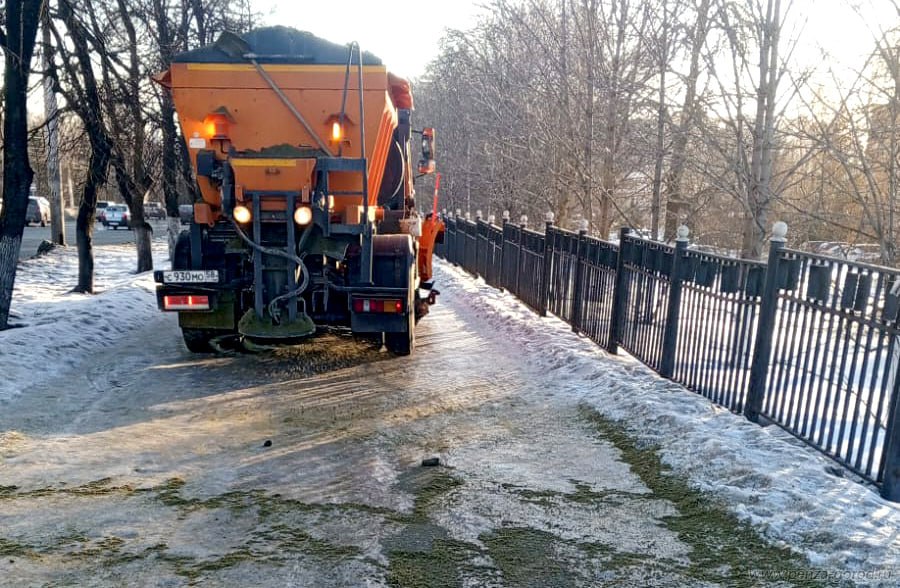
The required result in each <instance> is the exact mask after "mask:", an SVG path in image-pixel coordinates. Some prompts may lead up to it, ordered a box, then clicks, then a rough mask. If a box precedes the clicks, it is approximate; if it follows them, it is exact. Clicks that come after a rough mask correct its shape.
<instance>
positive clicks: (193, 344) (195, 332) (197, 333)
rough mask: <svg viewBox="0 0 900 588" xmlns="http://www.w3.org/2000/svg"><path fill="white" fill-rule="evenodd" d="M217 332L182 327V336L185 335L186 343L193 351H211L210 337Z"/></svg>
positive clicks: (189, 349)
mask: <svg viewBox="0 0 900 588" xmlns="http://www.w3.org/2000/svg"><path fill="white" fill-rule="evenodd" d="M216 335H217V333H216V332H215V331H210V330H207V329H181V336H182V337H184V345H185V347H187V348H188V351H190V352H191V353H210V352H212V350H213V349H212V347H210V345H209V341H210V339H212V338H213V337H215V336H216Z"/></svg>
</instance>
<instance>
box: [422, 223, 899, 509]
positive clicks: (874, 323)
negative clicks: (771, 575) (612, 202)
mask: <svg viewBox="0 0 900 588" xmlns="http://www.w3.org/2000/svg"><path fill="white" fill-rule="evenodd" d="M444 222H445V223H446V226H447V230H446V234H445V239H444V242H443V243H442V244H439V245H437V247H436V250H435V252H436V253H437V255H438V256H440V257H442V258H444V259H446V260H447V261H450V262H452V263H454V264H457V265H460V266H462V267H463V268H464V269H466V270H467V271H469V272H471V273H473V274H475V275H478V276H480V277H482V278H483V279H484V280H485V281H486V282H487V283H488V284H490V285H492V286H495V287H497V288H503V289H506V290H508V291H509V292H511V293H512V294H513V295H515V296H516V297H518V298H519V299H520V300H522V301H523V302H524V303H525V304H527V305H528V306H529V307H531V308H532V309H534V310H535V311H536V312H538V313H539V314H541V315H542V316H544V315H546V314H547V313H548V312H550V313H552V314H554V315H556V316H558V317H559V318H561V319H562V320H564V321H565V322H566V323H568V324H569V325H571V326H572V329H573V330H574V331H576V332H579V333H582V334H584V335H586V336H587V337H589V338H590V339H591V340H593V341H594V342H596V343H597V344H598V345H600V346H602V347H604V348H605V349H607V350H608V351H610V352H611V353H617V351H618V348H619V347H620V346H621V347H622V348H623V349H625V350H626V351H627V352H628V353H630V354H631V355H633V356H634V357H636V358H637V359H639V360H640V361H641V362H643V363H644V364H646V365H647V366H649V367H651V368H652V369H654V370H655V371H657V372H658V373H659V374H660V375H662V376H664V377H666V378H669V379H672V380H674V381H676V382H679V383H681V384H683V385H684V386H686V387H687V388H688V389H690V390H693V391H695V392H697V393H699V394H702V395H703V396H705V397H707V398H709V399H710V400H712V401H713V402H715V403H717V404H719V405H721V406H724V407H727V408H728V409H730V410H731V411H733V412H735V413H739V414H744V415H746V416H747V418H748V419H750V420H752V421H754V422H758V423H761V424H768V423H773V424H776V425H778V426H780V427H781V428H783V429H784V430H786V431H788V432H789V433H791V434H792V435H794V436H796V437H797V438H798V439H800V440H802V441H804V442H805V443H808V444H809V445H811V446H812V447H815V448H816V449H818V450H819V451H821V452H822V453H824V454H826V455H828V456H829V457H831V458H832V459H834V460H835V461H837V462H839V463H840V464H841V465H843V466H844V467H845V468H847V469H849V470H851V471H853V472H855V473H856V474H858V475H859V476H861V477H863V478H864V479H866V480H869V481H871V482H873V483H875V484H877V485H879V486H880V487H881V493H882V495H883V496H884V497H886V498H888V499H889V500H893V501H898V502H900V420H898V416H900V415H898V414H897V412H898V403H897V399H898V396H900V394H898V386H900V378H898V377H897V372H898V368H900V345H898V343H900V341H898V336H900V271H898V270H893V269H888V268H883V267H877V266H873V265H867V264H862V263H854V262H850V261H847V260H843V259H836V258H831V257H824V256H820V255H813V254H810V253H805V252H801V251H795V250H791V249H787V248H786V247H785V246H784V241H785V240H784V233H785V232H786V230H787V229H786V227H784V226H782V227H779V224H776V232H775V233H776V236H775V237H773V239H772V242H771V245H770V251H769V258H768V263H762V262H756V261H746V260H739V259H733V258H730V257H724V256H720V255H713V254H709V253H701V252H699V251H694V250H690V249H688V241H687V235H686V233H685V234H683V235H682V236H681V237H680V238H679V239H678V240H677V242H676V245H675V246H674V247H673V246H668V245H664V244H661V243H658V242H655V241H649V240H646V239H642V238H639V237H636V236H633V235H631V234H630V231H629V230H628V229H622V231H621V232H620V235H619V242H618V243H613V242H607V241H603V240H600V239H596V238H594V237H590V236H588V235H587V234H586V233H585V232H584V231H581V232H579V233H573V232H570V231H566V230H563V229H559V228H557V227H554V226H553V225H552V224H551V223H547V224H546V226H545V231H544V232H543V233H539V232H535V231H532V230H529V229H528V228H527V227H525V226H524V225H523V226H518V225H515V224H513V223H510V222H504V224H503V226H502V227H498V226H496V225H493V224H491V223H487V222H484V221H482V220H480V219H478V220H476V221H475V222H472V221H468V220H463V219H460V218H457V219H453V218H449V219H445V220H444ZM779 231H780V232H779Z"/></svg>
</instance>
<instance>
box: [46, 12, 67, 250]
mask: <svg viewBox="0 0 900 588" xmlns="http://www.w3.org/2000/svg"><path fill="white" fill-rule="evenodd" d="M49 20H50V13H49V11H47V10H44V11H43V15H42V22H43V25H42V27H41V29H42V30H41V33H42V35H43V41H44V48H43V49H44V50H43V59H44V70H45V71H46V70H47V69H48V65H49V62H50V60H51V59H52V58H53V56H52V55H51V53H50V52H51V48H52V46H53V45H52V44H51V42H50V27H49ZM58 112H59V110H58V107H57V104H56V92H54V91H53V80H52V79H51V78H50V76H44V117H45V118H46V119H47V180H48V183H49V184H50V239H51V240H52V241H53V242H54V243H56V244H57V245H65V244H66V218H65V214H63V202H62V188H61V181H60V177H59V176H60V174H59V117H58Z"/></svg>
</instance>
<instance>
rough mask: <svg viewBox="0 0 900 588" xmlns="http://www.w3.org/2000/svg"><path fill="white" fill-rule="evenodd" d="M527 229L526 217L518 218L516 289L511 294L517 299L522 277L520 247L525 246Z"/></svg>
mask: <svg viewBox="0 0 900 588" xmlns="http://www.w3.org/2000/svg"><path fill="white" fill-rule="evenodd" d="M527 228H528V217H527V216H525V215H524V214H523V215H522V216H521V218H519V248H518V249H516V289H515V290H514V291H513V294H515V295H516V298H519V293H520V292H521V290H519V278H520V277H521V275H522V257H523V256H522V247H523V246H524V244H525V229H527Z"/></svg>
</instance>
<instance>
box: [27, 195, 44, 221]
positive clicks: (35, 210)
mask: <svg viewBox="0 0 900 588" xmlns="http://www.w3.org/2000/svg"><path fill="white" fill-rule="evenodd" d="M49 222H50V201H49V200H47V199H46V198H44V197H43V196H30V197H29V198H28V209H27V210H26V212H25V224H26V225H30V224H31V223H36V224H40V225H41V226H42V227H46V226H47V223H49Z"/></svg>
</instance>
